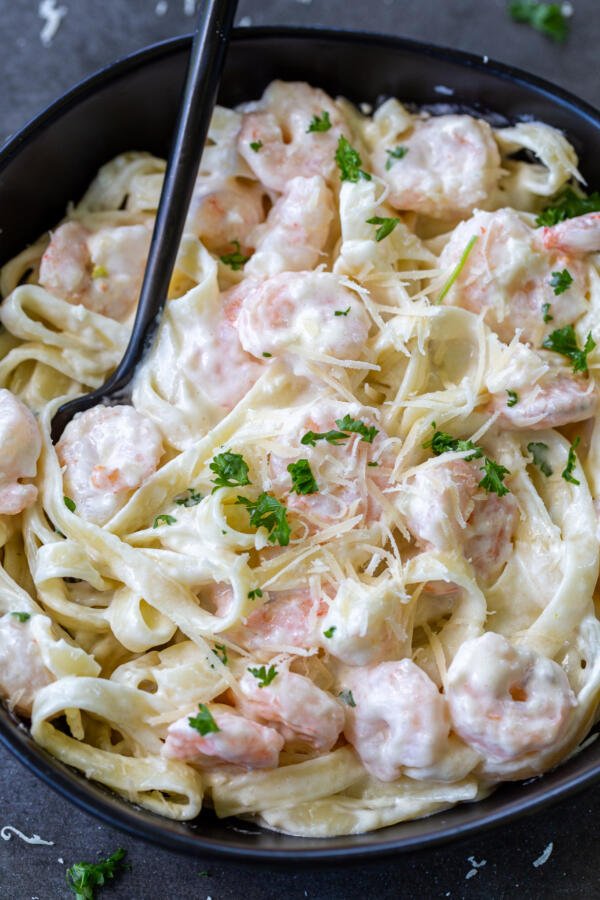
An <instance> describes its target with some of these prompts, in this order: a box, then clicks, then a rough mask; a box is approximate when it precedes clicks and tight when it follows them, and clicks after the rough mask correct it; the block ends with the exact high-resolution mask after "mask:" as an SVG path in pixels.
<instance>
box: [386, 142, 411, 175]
mask: <svg viewBox="0 0 600 900" xmlns="http://www.w3.org/2000/svg"><path fill="white" fill-rule="evenodd" d="M385 152H386V153H387V155H388V158H387V160H386V164H385V168H386V171H387V172H389V170H390V169H391V168H392V166H393V165H394V163H395V162H396V160H398V159H402V157H403V156H406V154H407V153H408V147H394V149H393V150H386V151H385Z"/></svg>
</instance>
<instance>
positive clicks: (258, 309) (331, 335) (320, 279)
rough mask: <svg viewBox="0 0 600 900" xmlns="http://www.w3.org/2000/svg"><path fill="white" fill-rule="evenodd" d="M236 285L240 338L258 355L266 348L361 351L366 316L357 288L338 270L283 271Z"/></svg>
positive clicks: (278, 351)
mask: <svg viewBox="0 0 600 900" xmlns="http://www.w3.org/2000/svg"><path fill="white" fill-rule="evenodd" d="M235 290H236V291H237V292H238V297H242V298H243V300H242V302H241V305H240V311H239V315H238V317H237V330H238V334H239V336H240V342H241V345H242V347H243V348H244V350H246V351H247V352H248V353H251V354H252V355H253V356H256V357H257V358H258V359H261V358H262V357H263V356H264V354H265V353H269V354H271V355H272V356H281V355H284V354H286V353H292V354H298V353H304V354H305V355H307V356H314V355H317V356H319V355H323V354H326V355H328V356H334V357H335V358H336V359H358V357H359V356H360V353H361V350H362V349H363V345H364V343H365V341H366V339H367V335H368V333H369V319H368V317H367V313H366V312H365V309H364V306H363V304H362V303H361V301H360V300H359V298H358V296H357V294H356V293H355V292H354V291H351V290H350V289H349V288H348V287H346V286H345V285H344V284H343V283H342V279H340V278H339V277H338V276H337V275H333V274H332V273H331V272H291V273H290V272H282V273H281V274H280V275H274V276H273V277H272V278H267V279H266V280H265V281H252V280H248V281H245V282H243V283H242V284H241V285H239V286H238V287H237V288H236V289H235ZM336 312H337V313H338V315H337V316H336Z"/></svg>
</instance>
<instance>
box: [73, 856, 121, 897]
mask: <svg viewBox="0 0 600 900" xmlns="http://www.w3.org/2000/svg"><path fill="white" fill-rule="evenodd" d="M125 853H126V851H125V850H123V848H122V847H119V849H118V850H115V852H114V853H111V855H110V856H108V857H107V858H106V859H101V860H100V861H99V862H97V863H88V862H78V863H74V864H73V865H72V866H71V868H70V869H67V884H68V886H69V888H70V889H71V891H72V892H73V893H74V894H75V897H76V900H94V892H95V890H96V888H98V887H102V886H103V885H104V884H106V882H107V881H109V880H110V879H111V878H114V877H115V875H116V874H117V873H118V872H119V871H120V870H122V869H123V868H128V866H127V865H126V863H124V862H123V859H124V857H125Z"/></svg>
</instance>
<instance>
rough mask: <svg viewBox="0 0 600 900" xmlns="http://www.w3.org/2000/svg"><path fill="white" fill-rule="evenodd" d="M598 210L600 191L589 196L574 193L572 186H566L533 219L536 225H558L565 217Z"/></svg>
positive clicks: (571, 217)
mask: <svg viewBox="0 0 600 900" xmlns="http://www.w3.org/2000/svg"><path fill="white" fill-rule="evenodd" d="M599 211H600V193H598V192H597V191H594V193H592V194H590V195H589V196H586V195H585V194H584V195H580V194H576V193H575V191H574V190H573V188H570V187H567V188H565V189H564V190H563V191H561V192H560V194H559V195H558V196H557V197H555V198H554V200H553V202H552V204H551V205H550V206H547V207H546V208H545V210H544V211H543V212H542V213H540V215H539V216H538V217H537V219H536V220H535V224H536V225H540V226H541V225H546V226H547V227H551V226H552V225H558V223H559V222H564V221H565V219H574V218H575V217H576V216H582V215H584V213H589V212H599Z"/></svg>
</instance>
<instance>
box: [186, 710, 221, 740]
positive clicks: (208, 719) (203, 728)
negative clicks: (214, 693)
mask: <svg viewBox="0 0 600 900" xmlns="http://www.w3.org/2000/svg"><path fill="white" fill-rule="evenodd" d="M188 724H189V726H190V728H194V729H195V730H196V731H197V732H198V734H200V735H202V737H206V735H207V734H216V733H217V731H220V730H221V729H220V728H219V726H218V725H217V723H216V722H215V720H214V719H213V717H212V713H211V711H210V709H209V708H208V706H206V704H205V703H199V704H198V713H197V714H196V715H195V716H188Z"/></svg>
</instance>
